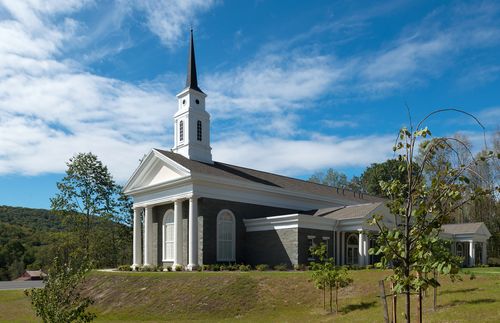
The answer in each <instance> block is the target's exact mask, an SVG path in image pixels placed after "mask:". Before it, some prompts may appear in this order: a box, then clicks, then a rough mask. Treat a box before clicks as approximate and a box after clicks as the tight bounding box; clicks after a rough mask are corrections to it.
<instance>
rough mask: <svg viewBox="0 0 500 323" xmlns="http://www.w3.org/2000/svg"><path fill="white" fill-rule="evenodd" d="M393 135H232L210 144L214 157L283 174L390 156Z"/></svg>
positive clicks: (369, 161)
mask: <svg viewBox="0 0 500 323" xmlns="http://www.w3.org/2000/svg"><path fill="white" fill-rule="evenodd" d="M393 142H394V136H365V137H352V138H340V137H327V136H323V137H315V138H310V139H304V140H291V139H281V138H275V137H258V138H255V137H250V136H236V137H230V139H226V140H221V141H217V142H215V143H214V144H213V153H214V159H216V160H219V161H224V162H227V163H231V164H236V165H241V166H246V167H250V168H255V169H259V170H264V171H268V172H276V173H280V174H285V175H290V176H294V175H300V174H304V173H312V172H314V171H316V170H319V169H325V168H328V167H339V166H366V165H369V164H370V163H373V162H381V161H384V160H386V159H387V158H390V157H391V156H392V151H391V149H390V147H392V144H393Z"/></svg>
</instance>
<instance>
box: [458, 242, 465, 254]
mask: <svg viewBox="0 0 500 323" xmlns="http://www.w3.org/2000/svg"><path fill="white" fill-rule="evenodd" d="M457 256H459V257H463V256H464V249H463V246H462V244H461V243H460V242H459V243H457Z"/></svg>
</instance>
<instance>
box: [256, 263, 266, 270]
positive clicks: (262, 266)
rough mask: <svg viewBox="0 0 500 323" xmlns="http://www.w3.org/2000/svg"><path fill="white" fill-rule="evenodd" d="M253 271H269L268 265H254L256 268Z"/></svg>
mask: <svg viewBox="0 0 500 323" xmlns="http://www.w3.org/2000/svg"><path fill="white" fill-rule="evenodd" d="M255 270H258V271H266V270H269V265H267V264H259V265H256V266H255Z"/></svg>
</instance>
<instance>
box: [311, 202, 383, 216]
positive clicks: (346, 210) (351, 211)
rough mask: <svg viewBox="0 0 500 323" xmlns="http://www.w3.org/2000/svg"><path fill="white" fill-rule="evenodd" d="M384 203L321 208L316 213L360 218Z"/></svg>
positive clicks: (317, 214) (318, 214)
mask: <svg viewBox="0 0 500 323" xmlns="http://www.w3.org/2000/svg"><path fill="white" fill-rule="evenodd" d="M382 203H383V202H375V203H366V204H360V205H349V206H344V207H338V208H328V209H319V210H317V211H316V212H315V213H314V215H315V216H322V217H325V218H329V219H336V220H344V219H359V218H364V217H366V216H367V215H369V214H370V213H371V212H373V211H374V210H375V209H376V208H378V207H379V206H380V205H382Z"/></svg>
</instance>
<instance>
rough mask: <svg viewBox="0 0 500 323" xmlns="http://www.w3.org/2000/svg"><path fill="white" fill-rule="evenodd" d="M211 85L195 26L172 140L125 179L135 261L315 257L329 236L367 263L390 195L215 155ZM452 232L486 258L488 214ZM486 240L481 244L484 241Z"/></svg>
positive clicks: (331, 250)
mask: <svg viewBox="0 0 500 323" xmlns="http://www.w3.org/2000/svg"><path fill="white" fill-rule="evenodd" d="M206 97H207V95H206V94H205V93H203V91H202V90H201V89H200V88H199V87H198V82H197V74H196V62H195V52H194V44H193V35H192V32H191V41H190V48H189V59H188V72H187V80H186V87H185V88H184V90H182V91H181V92H180V93H179V94H178V95H177V99H178V110H177V112H176V113H175V115H174V147H173V148H172V149H171V150H163V149H152V150H151V151H150V152H149V154H147V156H146V157H145V158H144V159H143V160H142V161H141V163H140V165H139V167H138V168H137V169H136V170H135V172H134V173H133V174H132V176H131V178H130V179H129V181H128V182H127V184H126V185H125V188H124V192H125V194H127V195H129V196H131V197H132V198H133V201H134V204H133V208H134V224H133V266H134V267H137V266H143V265H173V266H175V265H182V266H184V267H185V268H186V269H188V270H193V269H195V268H197V267H198V266H200V265H201V264H213V263H218V262H224V263H227V262H231V263H245V264H252V265H255V264H268V265H276V264H286V265H288V266H292V265H295V264H305V263H308V262H309V261H310V260H311V258H310V254H309V247H310V246H312V245H316V244H319V243H325V244H326V245H327V252H328V254H329V256H331V257H334V258H335V260H336V262H337V264H339V265H344V264H345V265H358V266H365V265H368V264H372V263H374V262H375V261H376V260H377V259H375V258H374V256H370V255H368V249H369V248H370V246H372V245H373V243H374V241H373V240H371V239H369V238H368V236H367V234H366V232H370V231H376V230H375V228H373V227H370V226H368V225H367V220H368V219H370V218H371V216H372V215H373V214H375V213H377V214H383V215H386V216H385V217H384V219H385V220H386V221H388V223H387V224H388V225H390V219H391V218H392V217H391V216H389V211H388V209H387V207H386V206H385V200H384V199H381V198H378V197H374V196H370V195H367V194H363V193H359V192H354V191H349V190H346V189H339V188H334V187H329V186H326V185H321V184H316V183H312V182H309V181H304V180H300V179H295V178H290V177H285V176H281V175H277V174H272V173H268V172H263V171H259V170H255V169H250V168H245V167H240V166H236V165H230V164H226V163H223V162H217V161H214V160H213V159H212V153H211V150H212V148H211V147H210V114H209V113H208V112H207V111H206V109H205V99H206ZM443 235H444V237H445V238H447V239H451V240H453V241H456V242H454V244H453V248H452V249H453V250H454V251H455V252H456V253H460V254H461V255H463V256H464V257H465V258H464V259H466V260H465V261H466V263H465V264H466V265H469V266H473V265H474V264H476V263H478V262H483V263H484V262H485V261H486V241H487V239H488V238H489V236H490V233H489V232H488V229H487V228H486V227H485V226H484V224H481V223H479V224H462V225H448V226H445V228H444V233H443ZM476 249H478V250H476Z"/></svg>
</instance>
